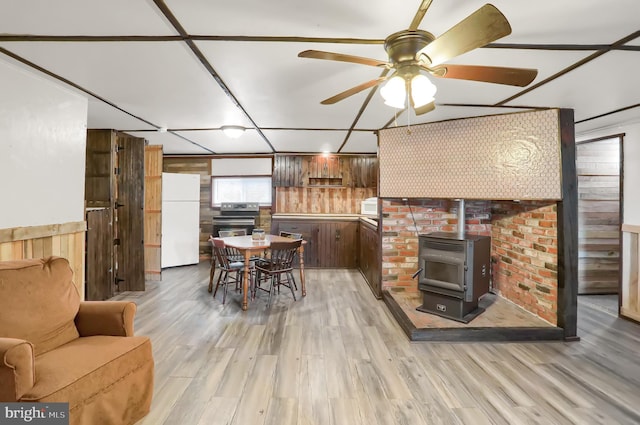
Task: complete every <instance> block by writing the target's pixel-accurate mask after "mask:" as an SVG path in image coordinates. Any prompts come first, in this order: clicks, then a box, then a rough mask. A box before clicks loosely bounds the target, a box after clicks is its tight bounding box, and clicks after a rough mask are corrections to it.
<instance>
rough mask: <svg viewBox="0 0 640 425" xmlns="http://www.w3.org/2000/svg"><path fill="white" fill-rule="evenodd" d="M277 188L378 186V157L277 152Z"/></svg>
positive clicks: (275, 168) (275, 163)
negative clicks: (283, 153)
mask: <svg viewBox="0 0 640 425" xmlns="http://www.w3.org/2000/svg"><path fill="white" fill-rule="evenodd" d="M272 182H273V187H276V188H278V187H307V188H325V187H329V188H346V187H349V188H376V187H377V186H378V158H377V157H376V156H367V155H276V156H275V157H274V163H273V178H272Z"/></svg>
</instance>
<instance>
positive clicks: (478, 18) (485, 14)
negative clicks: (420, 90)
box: [416, 4, 511, 66]
mask: <svg viewBox="0 0 640 425" xmlns="http://www.w3.org/2000/svg"><path fill="white" fill-rule="evenodd" d="M509 34H511V25H509V21H507V18H505V17H504V15H503V14H502V13H501V12H500V11H499V10H498V9H497V8H496V7H495V6H493V5H491V4H485V5H484V6H482V7H481V8H480V9H478V10H476V11H475V12H473V13H472V14H471V15H469V16H467V17H466V18H465V19H463V20H462V21H460V22H458V23H457V24H456V25H454V26H453V27H451V28H450V29H449V30H448V31H447V32H445V33H444V34H442V35H441V36H440V37H438V38H436V39H435V40H433V41H432V42H431V43H429V44H427V45H426V46H425V47H424V48H423V49H421V50H420V51H419V52H418V53H417V54H416V59H418V60H420V61H422V62H424V63H426V64H427V65H430V66H434V65H439V64H441V63H443V62H446V61H447V60H449V59H451V58H454V57H456V56H459V55H461V54H463V53H466V52H468V51H470V50H473V49H476V48H478V47H482V46H485V45H487V44H489V43H491V42H492V41H495V40H497V39H499V38H502V37H504V36H506V35H509ZM425 56H426V57H425Z"/></svg>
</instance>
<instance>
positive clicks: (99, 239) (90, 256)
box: [85, 208, 115, 301]
mask: <svg viewBox="0 0 640 425" xmlns="http://www.w3.org/2000/svg"><path fill="white" fill-rule="evenodd" d="M86 218H87V243H86V256H87V259H86V262H85V264H86V273H85V281H86V285H85V299H86V300H87V301H102V300H106V299H109V298H111V297H113V295H114V294H115V282H114V279H113V266H114V264H113V232H112V229H113V227H112V225H111V224H112V223H111V209H110V208H100V209H91V210H88V211H87V214H86Z"/></svg>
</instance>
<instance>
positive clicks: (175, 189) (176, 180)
mask: <svg viewBox="0 0 640 425" xmlns="http://www.w3.org/2000/svg"><path fill="white" fill-rule="evenodd" d="M199 239H200V175H199V174H176V173H162V249H161V250H162V260H161V266H162V268H165V267H174V266H182V265H187V264H197V263H198V261H199V250H200V246H199V245H200V240H199Z"/></svg>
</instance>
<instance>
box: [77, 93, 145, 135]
mask: <svg viewBox="0 0 640 425" xmlns="http://www.w3.org/2000/svg"><path fill="white" fill-rule="evenodd" d="M88 97H89V114H88V117H87V128H110V129H114V130H155V128H154V127H153V126H151V125H149V124H147V123H145V122H144V121H141V120H139V119H137V118H134V117H132V116H131V115H129V114H126V113H124V112H122V111H121V110H119V109H116V108H114V107H113V106H110V105H109V104H107V103H105V102H103V101H101V100H97V99H95V98H93V97H91V96H88Z"/></svg>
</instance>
